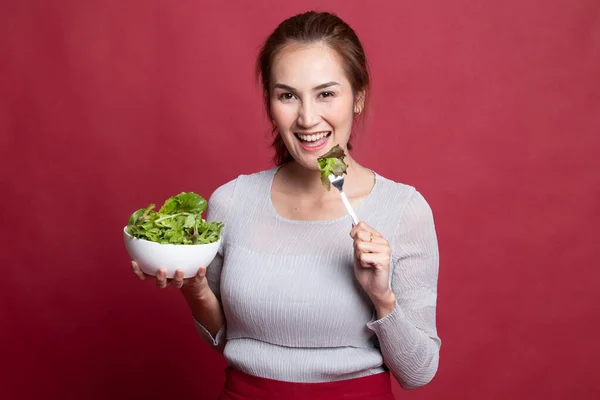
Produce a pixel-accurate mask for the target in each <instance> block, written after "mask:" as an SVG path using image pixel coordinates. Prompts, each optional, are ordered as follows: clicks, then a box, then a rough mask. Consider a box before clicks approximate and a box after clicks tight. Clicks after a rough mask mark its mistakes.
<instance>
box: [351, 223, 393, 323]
mask: <svg viewBox="0 0 600 400" xmlns="http://www.w3.org/2000/svg"><path fill="white" fill-rule="evenodd" d="M350 236H351V237H352V239H354V274H355V275H356V279H357V280H358V282H359V283H360V285H361V286H362V288H363V289H364V290H365V292H366V293H367V295H368V296H369V298H370V299H371V301H372V302H373V305H374V306H375V309H376V310H377V314H378V317H379V318H382V317H383V316H385V315H387V314H389V313H390V312H392V311H393V309H394V306H395V303H396V296H395V295H394V292H392V290H391V289H390V285H389V281H390V260H391V252H392V251H391V249H390V245H389V243H388V241H387V240H385V238H384V237H383V236H382V235H381V234H380V233H379V232H377V231H376V230H375V229H373V228H372V227H370V226H369V225H368V224H366V223H365V222H363V221H360V222H359V223H358V224H357V225H355V226H354V227H353V228H352V231H350Z"/></svg>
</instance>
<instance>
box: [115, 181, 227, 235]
mask: <svg viewBox="0 0 600 400" xmlns="http://www.w3.org/2000/svg"><path fill="white" fill-rule="evenodd" d="M154 207H155V205H154V204H150V205H149V206H148V207H146V208H140V209H139V210H137V211H136V212H134V213H133V214H131V216H130V217H129V222H128V223H127V233H129V234H130V235H131V236H133V237H136V238H139V239H144V240H149V241H151V242H158V243H170V244H208V243H214V242H216V241H218V240H219V238H220V236H221V230H222V229H223V223H222V222H216V221H213V222H207V221H206V220H204V219H203V218H202V213H203V212H204V210H205V209H206V200H204V198H202V197H201V196H200V195H198V194H196V193H193V192H188V193H186V192H182V193H180V194H178V195H176V196H173V197H169V198H168V199H167V200H166V201H165V203H164V204H163V205H162V207H161V208H160V209H159V210H158V211H154Z"/></svg>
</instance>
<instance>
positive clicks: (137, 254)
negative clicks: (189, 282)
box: [123, 227, 221, 278]
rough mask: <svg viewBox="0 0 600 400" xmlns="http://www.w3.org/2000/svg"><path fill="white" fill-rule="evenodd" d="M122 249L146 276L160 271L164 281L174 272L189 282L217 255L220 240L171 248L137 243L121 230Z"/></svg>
mask: <svg viewBox="0 0 600 400" xmlns="http://www.w3.org/2000/svg"><path fill="white" fill-rule="evenodd" d="M123 238H124V239H125V247H126V248H127V252H128V253H129V256H130V257H131V259H132V260H134V261H135V262H137V264H138V265H139V266H140V268H141V270H142V271H144V272H145V273H146V274H148V275H152V276H156V273H157V272H158V270H159V269H165V270H166V271H167V278H173V276H174V275H175V271H176V270H181V271H183V277H184V278H191V277H193V276H195V275H196V274H197V273H198V269H200V267H208V265H209V264H210V263H211V262H212V260H213V259H214V258H215V256H216V255H217V252H218V251H219V246H220V244H221V238H219V240H218V241H217V242H214V243H209V244H170V243H165V244H163V243H156V242H151V241H149V240H144V239H139V238H136V237H133V236H131V235H130V234H129V233H127V227H125V228H124V229H123Z"/></svg>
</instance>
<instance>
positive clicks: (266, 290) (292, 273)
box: [196, 168, 440, 388]
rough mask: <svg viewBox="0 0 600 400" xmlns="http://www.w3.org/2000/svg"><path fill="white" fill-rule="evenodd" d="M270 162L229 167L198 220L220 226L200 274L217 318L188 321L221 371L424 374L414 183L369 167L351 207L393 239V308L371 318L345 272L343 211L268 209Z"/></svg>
mask: <svg viewBox="0 0 600 400" xmlns="http://www.w3.org/2000/svg"><path fill="white" fill-rule="evenodd" d="M276 171H277V169H276V168H273V169H270V170H266V171H261V172H257V173H254V174H250V175H240V176H239V177H238V178H236V179H234V180H232V181H230V182H228V183H226V184H224V185H223V186H221V187H219V188H218V189H217V190H216V191H215V192H214V193H213V194H212V196H211V197H210V199H209V202H208V212H207V219H208V220H217V221H222V222H223V223H224V224H225V226H224V228H223V232H222V235H223V241H222V246H221V248H220V249H219V253H218V255H217V257H216V258H215V260H214V261H213V262H212V263H211V264H210V266H209V267H208V271H207V276H208V280H209V285H210V287H211V289H212V290H213V292H214V293H215V294H216V295H217V297H218V298H219V299H220V300H221V303H222V305H223V311H224V314H225V319H226V323H225V326H223V328H222V329H221V330H220V331H219V332H218V333H217V335H216V337H212V336H211V335H210V333H209V332H208V331H207V330H206V329H205V328H204V327H203V326H202V325H200V324H199V323H198V322H197V321H196V325H197V328H198V332H199V334H200V336H201V337H202V339H203V340H204V341H206V342H207V343H208V344H209V345H211V346H213V347H214V348H215V349H216V350H217V351H221V352H223V355H224V356H225V358H226V360H227V362H228V364H229V366H231V367H232V368H235V369H238V370H241V371H243V372H246V373H248V374H251V375H255V376H259V377H264V378H270V379H276V380H282V381H290V382H329V381H337V380H343V379H350V378H356V377H362V376H366V375H370V374H376V373H379V372H382V371H384V370H390V371H391V372H392V374H393V375H394V376H395V377H396V379H397V380H398V381H399V382H400V384H401V385H402V386H403V387H404V388H416V387H419V386H423V385H425V384H426V383H428V382H429V381H430V380H431V379H432V378H433V376H434V375H435V373H436V371H437V367H438V360H439V349H440V339H439V337H438V334H437V329H436V300H437V278H438V263H439V262H438V244H437V238H436V232H435V227H434V222H433V217H432V212H431V209H430V207H429V205H428V203H427V202H426V201H425V199H424V198H423V197H422V196H421V194H420V193H419V192H418V191H416V190H415V189H414V188H413V187H411V186H408V185H404V184H400V183H396V182H393V181H391V180H389V179H386V178H384V177H382V176H380V175H378V174H375V177H376V181H375V186H374V187H373V190H372V191H371V193H370V194H369V195H368V197H367V198H366V199H365V200H364V201H362V202H361V203H360V205H359V206H358V207H357V208H356V213H357V215H358V218H359V219H360V220H364V221H365V222H366V223H367V224H369V225H370V226H372V227H373V228H374V229H375V230H377V231H378V232H379V233H381V234H382V235H383V236H384V237H385V238H386V239H387V240H388V242H389V243H390V246H391V248H392V261H391V263H392V264H391V279H390V285H391V288H392V290H393V291H394V293H395V295H396V299H397V300H396V305H395V308H394V311H393V312H392V313H390V314H388V315H387V316H385V317H384V318H381V319H377V317H376V313H375V311H374V307H373V304H372V303H371V301H370V300H369V298H368V297H367V295H366V294H365V292H364V291H363V289H362V288H361V287H360V285H359V284H358V283H357V281H356V279H355V278H354V270H353V246H352V238H351V237H350V235H349V233H350V230H351V229H352V220H351V218H350V217H349V216H345V217H341V218H338V219H335V220H329V221H296V220H290V219H286V218H283V217H281V216H279V215H278V214H277V212H276V211H275V208H274V207H273V204H272V202H271V195H270V194H271V185H272V182H273V177H274V176H275V173H276ZM332 190H335V189H332ZM340 201H341V200H340Z"/></svg>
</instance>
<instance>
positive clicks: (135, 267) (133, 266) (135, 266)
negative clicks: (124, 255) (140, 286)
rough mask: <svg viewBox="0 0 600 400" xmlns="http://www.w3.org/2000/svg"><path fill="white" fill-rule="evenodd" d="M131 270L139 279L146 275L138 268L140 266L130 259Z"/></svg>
mask: <svg viewBox="0 0 600 400" xmlns="http://www.w3.org/2000/svg"><path fill="white" fill-rule="evenodd" d="M131 271H132V272H133V273H134V274H135V275H136V276H137V277H138V278H139V279H141V280H144V279H146V275H145V274H144V273H143V272H142V270H141V269H140V266H139V265H138V264H137V263H136V262H135V261H133V260H131Z"/></svg>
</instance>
